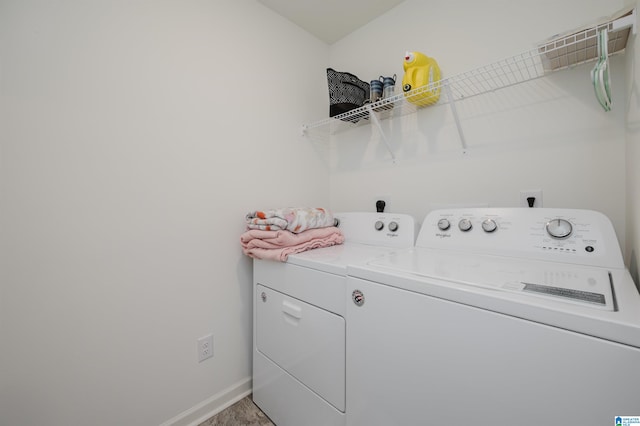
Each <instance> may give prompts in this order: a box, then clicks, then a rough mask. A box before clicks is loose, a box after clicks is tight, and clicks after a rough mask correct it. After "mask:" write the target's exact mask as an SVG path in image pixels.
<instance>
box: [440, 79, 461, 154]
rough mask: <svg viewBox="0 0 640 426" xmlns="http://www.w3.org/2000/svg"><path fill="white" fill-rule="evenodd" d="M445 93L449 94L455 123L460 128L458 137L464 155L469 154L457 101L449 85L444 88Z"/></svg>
mask: <svg viewBox="0 0 640 426" xmlns="http://www.w3.org/2000/svg"><path fill="white" fill-rule="evenodd" d="M443 87H444V90H445V92H447V98H448V99H449V105H450V106H451V114H452V115H453V121H455V123H456V127H457V128H458V136H459V137H460V145H462V153H463V154H466V153H467V140H466V139H465V137H464V132H463V131H462V125H460V117H458V110H457V108H456V101H455V100H454V99H453V94H452V93H451V87H450V86H449V85H448V84H445V85H444V86H443Z"/></svg>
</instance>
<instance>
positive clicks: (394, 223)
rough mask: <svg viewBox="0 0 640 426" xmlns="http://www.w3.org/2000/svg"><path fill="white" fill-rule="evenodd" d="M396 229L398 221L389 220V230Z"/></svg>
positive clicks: (394, 230)
mask: <svg viewBox="0 0 640 426" xmlns="http://www.w3.org/2000/svg"><path fill="white" fill-rule="evenodd" d="M397 230H398V222H389V231H391V232H396V231H397Z"/></svg>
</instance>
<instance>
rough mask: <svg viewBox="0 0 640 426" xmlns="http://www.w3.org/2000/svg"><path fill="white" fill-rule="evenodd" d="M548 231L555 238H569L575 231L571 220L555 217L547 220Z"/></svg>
mask: <svg viewBox="0 0 640 426" xmlns="http://www.w3.org/2000/svg"><path fill="white" fill-rule="evenodd" d="M546 228H547V233H548V234H549V235H551V236H552V237H553V238H558V239H562V238H567V237H568V236H569V235H571V233H572V232H573V226H571V222H569V221H568V220H566V219H559V218H558V219H553V220H550V221H549V222H547V225H546Z"/></svg>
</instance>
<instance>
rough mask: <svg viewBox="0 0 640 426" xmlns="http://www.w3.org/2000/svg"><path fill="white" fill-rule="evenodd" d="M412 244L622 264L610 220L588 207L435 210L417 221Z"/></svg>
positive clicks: (568, 260) (483, 252)
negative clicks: (418, 229)
mask: <svg viewBox="0 0 640 426" xmlns="http://www.w3.org/2000/svg"><path fill="white" fill-rule="evenodd" d="M416 247H427V248H437V249H451V250H461V251H465V252H473V253H479V254H495V255H500V256H510V257H523V258H536V259H541V260H552V261H558V262H567V263H576V264H585V265H591V266H602V267H624V262H623V260H622V254H621V251H620V245H619V243H618V239H617V237H616V234H615V230H614V228H613V225H612V224H611V221H610V220H609V219H608V218H607V217H606V216H605V215H603V214H602V213H599V212H596V211H593V210H578V209H550V208H534V209H527V208H469V209H447V210H434V211H432V212H430V213H429V214H428V215H427V216H426V218H425V219H424V221H423V223H422V228H421V230H420V233H419V235H418V239H417V242H416Z"/></svg>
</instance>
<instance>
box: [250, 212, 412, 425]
mask: <svg viewBox="0 0 640 426" xmlns="http://www.w3.org/2000/svg"><path fill="white" fill-rule="evenodd" d="M335 216H336V217H337V218H338V220H339V228H340V229H341V230H342V232H343V234H344V236H345V243H344V244H342V245H338V246H333V247H327V248H320V249H315V250H310V251H307V252H304V253H299V254H295V255H291V256H289V258H288V260H287V262H285V263H282V262H273V261H265V260H254V264H253V265H254V266H253V271H254V272H253V282H254V310H253V312H254V328H253V330H254V332H253V338H254V340H253V347H254V350H253V401H254V402H255V403H256V405H258V406H259V407H260V409H262V411H264V412H265V413H266V414H267V416H269V417H270V418H271V420H272V421H273V422H274V423H275V424H276V425H278V426H302V425H304V426H314V425H317V426H338V425H339V426H344V425H345V422H346V420H345V412H346V409H347V403H346V389H345V376H346V371H345V368H346V367H345V358H346V352H345V351H346V324H345V318H344V317H345V309H346V298H345V292H346V271H347V265H348V264H350V263H356V262H361V261H365V260H367V259H371V258H375V257H379V256H381V255H383V254H386V253H390V252H393V251H395V250H398V249H406V248H408V247H412V246H413V243H414V241H415V225H414V220H413V218H412V217H411V216H408V215H404V214H388V213H357V212H353V213H341V214H336V215H335Z"/></svg>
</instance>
